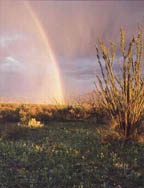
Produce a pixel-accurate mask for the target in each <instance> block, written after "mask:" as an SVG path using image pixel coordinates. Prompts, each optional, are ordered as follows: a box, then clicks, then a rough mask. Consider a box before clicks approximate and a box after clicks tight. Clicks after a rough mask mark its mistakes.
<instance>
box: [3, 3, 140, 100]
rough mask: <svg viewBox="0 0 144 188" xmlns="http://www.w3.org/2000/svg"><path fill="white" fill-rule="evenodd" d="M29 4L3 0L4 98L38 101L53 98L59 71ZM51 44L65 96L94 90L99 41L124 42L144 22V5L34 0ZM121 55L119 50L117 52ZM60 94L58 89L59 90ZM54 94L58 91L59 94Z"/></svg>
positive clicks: (33, 4)
mask: <svg viewBox="0 0 144 188" xmlns="http://www.w3.org/2000/svg"><path fill="white" fill-rule="evenodd" d="M25 2H26V1H23V0H21V1H17V0H13V1H10V0H1V1H0V96H3V97H25V98H28V97H31V98H38V97H42V96H44V95H43V93H45V95H47V96H48V95H49V96H50V97H52V96H54V97H56V95H55V94H54V91H55V89H54V88H55V87H56V86H55V85H56V83H55V82H54V81H53V80H55V76H54V75H55V74H56V73H55V70H54V67H53V65H52V64H51V63H46V62H48V61H49V62H50V60H49V59H48V58H49V57H48V54H47V52H46V49H45V48H46V46H45V44H44V43H45V42H44V40H40V37H39V35H40V30H39V29H38V28H37V27H35V24H34V22H33V19H32V17H31V15H30V14H29V12H28V11H27V8H26V7H25V6H24V4H25ZM30 6H31V8H32V10H33V11H34V13H35V15H36V17H37V18H38V20H39V23H40V25H41V27H42V29H43V31H44V32H45V35H46V37H47V38H48V41H49V43H50V46H51V49H52V52H53V54H54V56H55V58H56V64H57V68H58V70H59V74H60V80H61V87H62V90H63V94H64V95H65V96H75V95H76V96H77V95H81V94H83V93H87V92H89V91H91V90H93V89H94V81H95V73H96V72H99V71H100V70H99V67H98V63H97V59H96V52H95V44H97V41H98V39H102V40H103V41H104V42H106V43H108V42H109V41H113V42H115V43H116V44H119V41H120V27H123V28H124V30H125V31H126V36H127V40H129V38H131V37H132V36H133V35H135V34H136V33H137V25H138V23H140V24H141V25H143V24H144V13H143V10H144V2H143V1H128V0H127V1H120V0H119V1H59V0H57V1H46V0H45V1H40V0H39V1H38V0H37V1H33V0H31V1H30ZM118 53H119V52H118ZM56 92H57V91H56ZM56 92H55V93H56Z"/></svg>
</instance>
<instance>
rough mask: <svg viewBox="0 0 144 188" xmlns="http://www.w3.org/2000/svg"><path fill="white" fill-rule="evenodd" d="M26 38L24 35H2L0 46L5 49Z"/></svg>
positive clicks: (11, 33)
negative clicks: (12, 43)
mask: <svg viewBox="0 0 144 188" xmlns="http://www.w3.org/2000/svg"><path fill="white" fill-rule="evenodd" d="M25 39H26V38H25V36H24V34H22V33H17V32H15V33H14V32H10V33H0V46H1V47H5V46H7V45H9V44H10V43H11V42H13V41H17V40H25Z"/></svg>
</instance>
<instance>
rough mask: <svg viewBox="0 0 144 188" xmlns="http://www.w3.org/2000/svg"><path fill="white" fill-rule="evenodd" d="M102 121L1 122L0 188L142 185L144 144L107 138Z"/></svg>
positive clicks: (131, 186)
mask: <svg viewBox="0 0 144 188" xmlns="http://www.w3.org/2000/svg"><path fill="white" fill-rule="evenodd" d="M5 126H6V127H7V128H6V127H5ZM104 126H105V125H104V124H99V125H98V124H95V123H92V122H49V123H48V124H47V125H45V126H43V127H40V128H28V127H27V128H26V127H21V128H20V127H19V126H17V125H16V124H7V125H4V124H2V125H1V129H0V135H1V140H0V187H3V188H22V187H34V188H36V187H51V188H52V187H55V188H58V187H59V188H61V187H65V188H67V187H81V188H82V187H84V188H85V187H86V188H91V187H97V188H117V186H118V185H119V187H121V188H135V187H137V188H143V187H144V179H143V173H144V156H143V154H144V145H143V144H137V143H136V142H133V143H132V142H131V143H130V142H129V143H127V145H126V146H125V147H122V145H121V140H118V139H115V137H111V138H107V140H106V141H105V142H103V140H102V139H101V135H100V134H99V133H100V130H101V129H103V128H104ZM12 127H13V129H12ZM3 130H5V131H3ZM10 130H11V131H10ZM14 132H16V133H17V134H14Z"/></svg>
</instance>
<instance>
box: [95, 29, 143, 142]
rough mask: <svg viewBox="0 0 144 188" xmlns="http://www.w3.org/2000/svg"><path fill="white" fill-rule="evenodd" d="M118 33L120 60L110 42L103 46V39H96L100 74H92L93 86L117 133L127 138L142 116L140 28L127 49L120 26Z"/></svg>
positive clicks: (132, 134)
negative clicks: (94, 84) (94, 77)
mask: <svg viewBox="0 0 144 188" xmlns="http://www.w3.org/2000/svg"><path fill="white" fill-rule="evenodd" d="M120 34H121V36H120V39H121V42H120V50H121V53H122V58H120V60H118V57H117V48H116V45H115V44H114V43H111V44H110V48H107V46H106V45H105V44H104V42H102V41H99V48H98V47H96V53H97V59H98V64H99V66H100V70H101V75H96V78H97V82H96V88H97V91H98V93H99V95H100V96H101V103H102V106H103V108H105V109H106V111H107V112H108V113H109V115H110V116H111V117H112V119H114V121H115V122H116V125H117V126H116V128H117V130H118V131H119V133H120V134H122V135H123V136H124V139H125V140H128V139H129V138H132V137H133V136H134V135H135V134H138V133H139V130H140V126H141V124H142V121H143V119H144V116H143V113H144V75H143V72H142V63H143V31H142V29H141V28H139V32H138V35H137V37H133V38H132V39H131V41H130V43H129V45H128V47H127V48H128V49H127V50H126V42H125V32H124V30H123V29H121V30H120ZM99 49H100V50H99ZM115 64H117V67H118V69H119V70H117V71H116V70H115V68H114V67H116V66H115Z"/></svg>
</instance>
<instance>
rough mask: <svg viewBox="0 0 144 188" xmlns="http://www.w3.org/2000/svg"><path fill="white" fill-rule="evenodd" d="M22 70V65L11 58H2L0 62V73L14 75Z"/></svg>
mask: <svg viewBox="0 0 144 188" xmlns="http://www.w3.org/2000/svg"><path fill="white" fill-rule="evenodd" d="M24 69H25V67H24V65H23V64H22V63H20V62H19V61H17V60H16V59H14V58H13V57H11V56H9V57H6V58H4V59H3V61H1V62H0V72H4V73H16V72H23V71H24Z"/></svg>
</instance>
